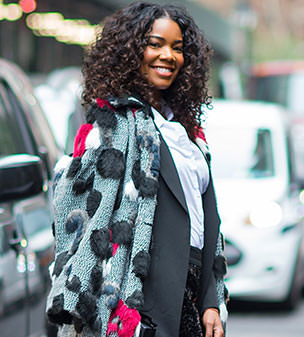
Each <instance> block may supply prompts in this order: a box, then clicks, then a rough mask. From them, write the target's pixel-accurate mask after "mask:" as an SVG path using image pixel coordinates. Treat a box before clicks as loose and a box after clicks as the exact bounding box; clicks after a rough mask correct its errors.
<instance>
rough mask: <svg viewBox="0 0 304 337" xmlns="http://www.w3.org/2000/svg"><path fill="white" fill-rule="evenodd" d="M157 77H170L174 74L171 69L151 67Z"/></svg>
mask: <svg viewBox="0 0 304 337" xmlns="http://www.w3.org/2000/svg"><path fill="white" fill-rule="evenodd" d="M151 68H152V69H154V70H155V71H156V72H157V73H158V74H159V75H162V76H171V75H172V74H173V72H174V68H172V67H163V66H151Z"/></svg>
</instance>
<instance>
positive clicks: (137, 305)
mask: <svg viewBox="0 0 304 337" xmlns="http://www.w3.org/2000/svg"><path fill="white" fill-rule="evenodd" d="M126 305H127V306H128V307H129V308H131V309H136V310H138V311H139V310H141V309H142V308H143V305H144V295H143V293H142V292H141V291H140V290H135V291H134V292H133V294H132V295H131V296H129V297H128V298H127V300H126Z"/></svg>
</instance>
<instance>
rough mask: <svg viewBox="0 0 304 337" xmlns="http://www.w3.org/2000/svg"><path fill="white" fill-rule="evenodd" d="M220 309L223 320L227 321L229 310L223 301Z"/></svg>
mask: <svg viewBox="0 0 304 337" xmlns="http://www.w3.org/2000/svg"><path fill="white" fill-rule="evenodd" d="M219 309H220V317H221V321H222V322H227V319H228V310H227V307H226V304H225V303H222V304H221V305H220V307H219Z"/></svg>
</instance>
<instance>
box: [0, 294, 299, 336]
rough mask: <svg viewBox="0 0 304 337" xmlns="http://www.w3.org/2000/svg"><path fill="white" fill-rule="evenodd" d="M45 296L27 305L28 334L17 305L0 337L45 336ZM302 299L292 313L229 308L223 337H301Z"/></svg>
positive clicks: (0, 323) (1, 324)
mask: <svg viewBox="0 0 304 337" xmlns="http://www.w3.org/2000/svg"><path fill="white" fill-rule="evenodd" d="M44 308H45V297H44V298H42V299H40V300H39V301H36V302H34V303H33V304H32V305H31V310H30V318H31V320H30V323H31V324H30V334H29V335H25V326H26V325H25V317H26V316H25V310H24V306H22V305H19V306H17V307H16V308H15V310H14V312H12V313H10V314H9V315H6V316H4V317H3V318H1V319H0V337H45V332H44V310H45V309H44ZM303 318H304V298H303V300H302V303H301V305H300V306H299V307H298V308H297V309H296V310H295V311H292V312H283V311H278V310H273V309H265V307H262V306H258V305H251V304H246V306H242V305H239V304H234V305H231V307H230V314H229V319H228V324H227V334H226V337H304V322H303Z"/></svg>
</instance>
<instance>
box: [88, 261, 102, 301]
mask: <svg viewBox="0 0 304 337" xmlns="http://www.w3.org/2000/svg"><path fill="white" fill-rule="evenodd" d="M90 281H91V282H90V283H91V285H92V293H93V294H94V295H96V296H98V297H99V296H100V293H101V285H102V282H103V277H102V268H101V267H100V266H99V265H95V266H94V267H93V269H92V271H91V275H90Z"/></svg>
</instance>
